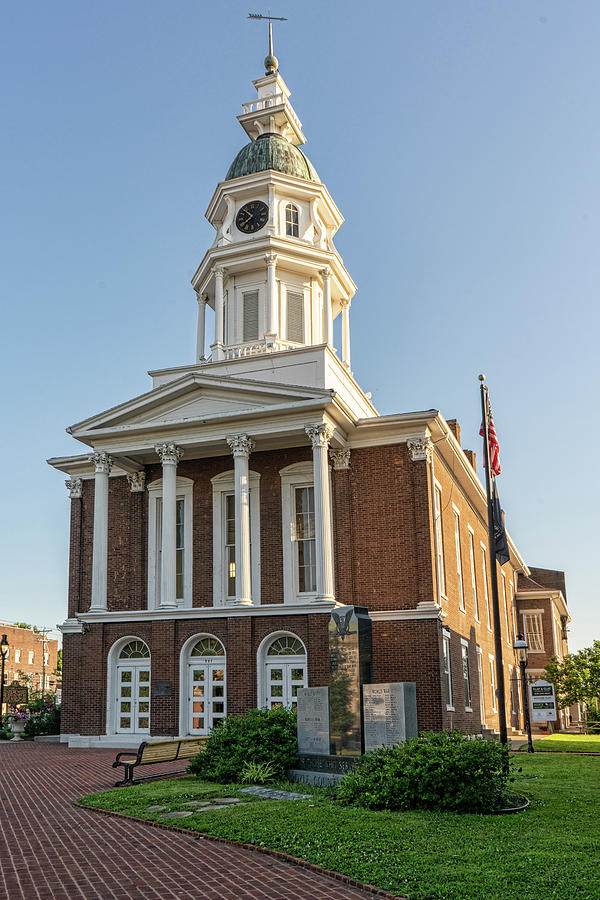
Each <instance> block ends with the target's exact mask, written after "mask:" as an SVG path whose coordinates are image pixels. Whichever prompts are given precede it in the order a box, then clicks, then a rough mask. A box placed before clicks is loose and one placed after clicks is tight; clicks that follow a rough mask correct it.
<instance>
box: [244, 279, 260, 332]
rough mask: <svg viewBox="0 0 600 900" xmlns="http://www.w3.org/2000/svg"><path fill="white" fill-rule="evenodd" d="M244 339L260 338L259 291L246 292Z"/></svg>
mask: <svg viewBox="0 0 600 900" xmlns="http://www.w3.org/2000/svg"><path fill="white" fill-rule="evenodd" d="M243 339H244V341H257V340H258V291H252V293H249V294H244V338H243Z"/></svg>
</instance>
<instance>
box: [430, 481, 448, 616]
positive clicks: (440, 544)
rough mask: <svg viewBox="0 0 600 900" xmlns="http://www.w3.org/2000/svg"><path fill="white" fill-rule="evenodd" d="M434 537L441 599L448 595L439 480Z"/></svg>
mask: <svg viewBox="0 0 600 900" xmlns="http://www.w3.org/2000/svg"><path fill="white" fill-rule="evenodd" d="M433 537H434V543H435V571H436V575H437V587H438V594H439V599H440V605H441V601H442V600H447V599H448V597H447V596H446V563H445V560H444V525H443V520H442V486H441V484H440V483H439V481H436V480H435V479H434V482H433Z"/></svg>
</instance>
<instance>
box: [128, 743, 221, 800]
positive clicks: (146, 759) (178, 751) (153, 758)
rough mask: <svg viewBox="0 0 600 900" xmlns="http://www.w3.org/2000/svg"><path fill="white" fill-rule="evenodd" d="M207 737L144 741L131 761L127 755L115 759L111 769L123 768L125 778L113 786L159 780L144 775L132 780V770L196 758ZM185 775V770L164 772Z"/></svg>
mask: <svg viewBox="0 0 600 900" xmlns="http://www.w3.org/2000/svg"><path fill="white" fill-rule="evenodd" d="M207 740H208V737H206V736H203V737H191V738H181V739H180V738H172V739H171V740H167V741H148V742H146V741H144V743H143V744H140V746H139V748H138V752H137V757H136V758H135V759H132V758H131V756H132V755H133V754H131V755H130V754H129V753H118V754H117V758H116V760H115V761H114V763H113V768H116V766H119V765H121V766H124V768H125V778H124V779H123V780H122V781H118V782H117V783H116V784H115V787H122V786H123V785H125V784H137V782H138V781H142V780H143V779H146V778H159V777H160V775H144V776H142V778H134V777H133V770H134V768H136V767H137V766H144V765H148V764H151V763H160V762H173V761H174V760H176V759H191V758H192V757H193V756H197V755H198V753H201V752H202V751H203V750H204V748H205V746H206V741H207ZM122 756H127V757H129V759H128V760H127V761H126V760H121V757H122ZM182 773H185V769H181V770H180V771H178V772H177V773H175V772H173V773H169V772H165V773H164V774H165V775H169V774H173V775H175V774H182Z"/></svg>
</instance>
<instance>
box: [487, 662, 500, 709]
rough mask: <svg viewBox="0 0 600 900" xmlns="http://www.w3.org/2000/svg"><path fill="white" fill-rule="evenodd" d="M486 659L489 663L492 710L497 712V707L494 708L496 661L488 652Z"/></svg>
mask: <svg viewBox="0 0 600 900" xmlns="http://www.w3.org/2000/svg"><path fill="white" fill-rule="evenodd" d="M488 659H489V663H490V687H491V689H492V703H493V704H494V705H493V707H492V712H494V713H497V712H498V709H497V708H496V663H495V661H494V657H493V656H492V654H491V653H488Z"/></svg>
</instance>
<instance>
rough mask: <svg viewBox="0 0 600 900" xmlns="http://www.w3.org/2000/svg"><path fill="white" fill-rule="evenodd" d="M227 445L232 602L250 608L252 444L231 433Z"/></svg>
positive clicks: (242, 437) (243, 435) (246, 438)
mask: <svg viewBox="0 0 600 900" xmlns="http://www.w3.org/2000/svg"><path fill="white" fill-rule="evenodd" d="M227 443H228V444H229V446H230V447H231V450H232V452H233V466H234V480H235V600H236V603H237V604H238V605H239V606H252V570H251V563H250V483H249V479H248V459H249V457H250V453H251V452H252V449H253V447H254V442H253V441H252V440H251V439H250V438H249V437H248V435H247V434H233V435H231V436H230V437H228V438H227ZM257 537H258V536H257Z"/></svg>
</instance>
